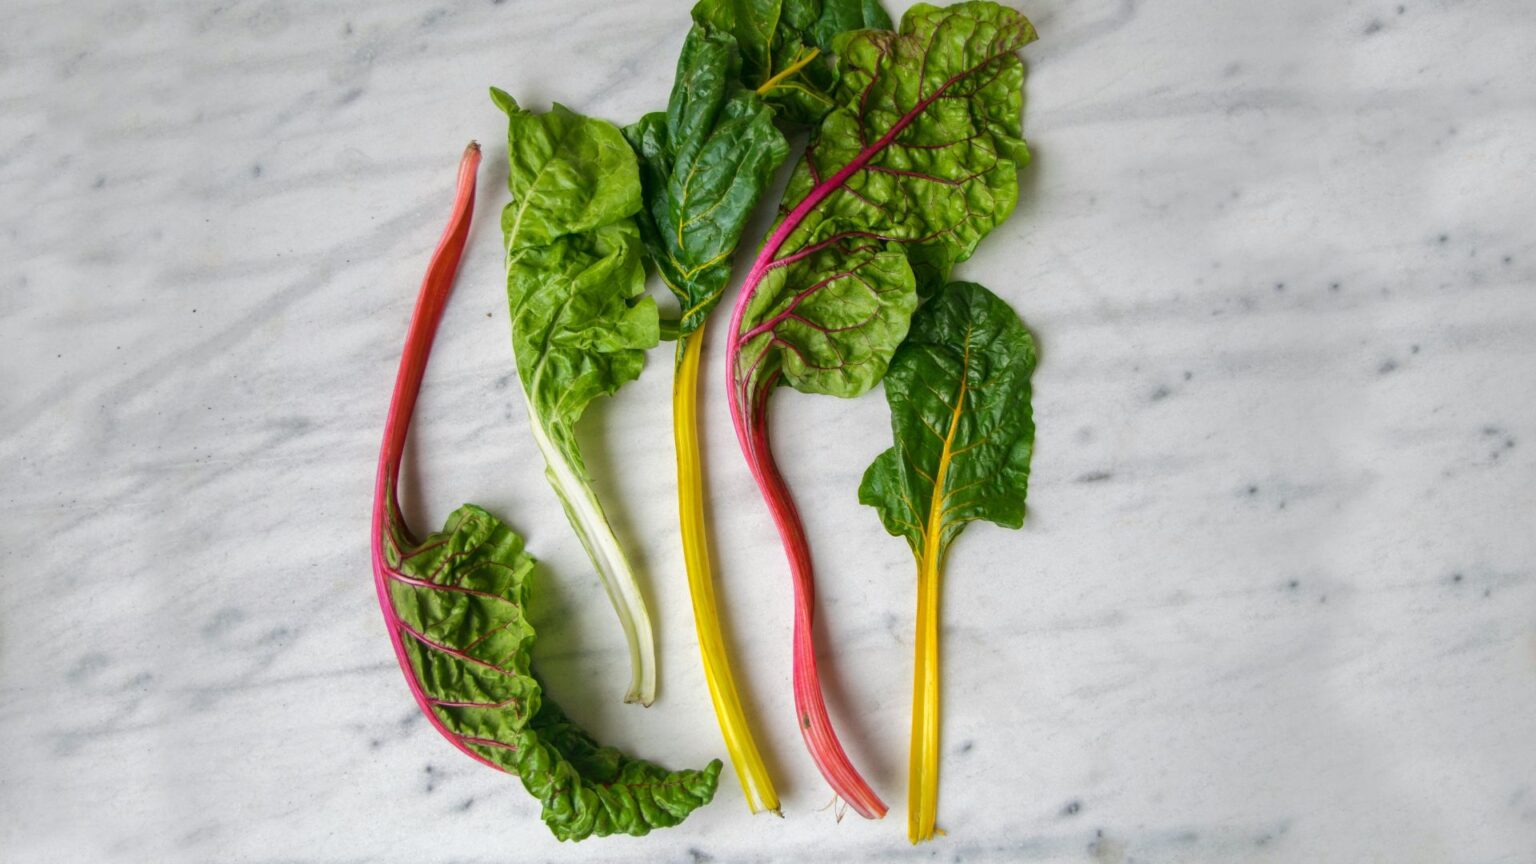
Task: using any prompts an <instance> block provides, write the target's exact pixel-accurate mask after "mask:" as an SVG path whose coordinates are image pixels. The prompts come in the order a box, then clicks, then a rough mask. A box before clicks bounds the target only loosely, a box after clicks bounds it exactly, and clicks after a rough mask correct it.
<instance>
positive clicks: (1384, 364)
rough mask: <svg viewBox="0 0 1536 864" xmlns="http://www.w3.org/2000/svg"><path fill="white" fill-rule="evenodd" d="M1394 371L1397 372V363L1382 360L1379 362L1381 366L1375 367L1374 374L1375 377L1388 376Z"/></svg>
mask: <svg viewBox="0 0 1536 864" xmlns="http://www.w3.org/2000/svg"><path fill="white" fill-rule="evenodd" d="M1396 371H1397V361H1396V360H1383V361H1381V365H1380V366H1377V367H1376V374H1377V375H1390V374H1391V373H1393V372H1396Z"/></svg>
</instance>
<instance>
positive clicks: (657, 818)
mask: <svg viewBox="0 0 1536 864" xmlns="http://www.w3.org/2000/svg"><path fill="white" fill-rule="evenodd" d="M390 510H391V512H392V513H393V514H396V515H394V518H392V519H391V520H390V521H389V523H388V527H387V529H386V530H385V532H384V544H383V552H384V558H385V561H386V563H387V567H386V571H385V574H384V575H385V580H386V584H387V586H388V596H389V609H390V610H392V611H393V613H394V620H393V621H392V622H391V624H392V626H393V627H394V628H396V630H397V631H398V632H399V633H400V634H401V637H402V638H401V639H400V642H399V644H400V645H401V646H403V649H404V653H405V657H406V660H407V661H408V663H409V673H410V675H411V676H412V677H413V684H414V686H413V689H415V690H418V695H419V698H421V699H422V700H423V704H424V706H427V707H429V708H430V711H431V714H432V716H433V718H434V719H435V720H436V721H437V724H440V727H439V728H441V729H442V730H444V731H445V733H446V734H448V735H449V736H450V739H451V740H453V742H454V743H455V744H457V745H458V746H459V747H460V748H461V749H464V750H466V752H468V753H469V754H470V755H472V756H475V757H476V758H478V759H480V760H481V761H482V762H485V763H486V764H489V765H491V766H493V767H496V768H500V769H501V770H503V771H506V772H508V773H511V774H515V775H517V776H518V778H519V779H521V781H522V783H523V786H524V787H525V788H526V789H527V790H528V791H529V792H530V793H531V794H532V795H533V796H534V797H535V798H537V799H538V800H539V802H540V803H541V804H542V805H543V814H542V815H543V819H544V822H545V824H546V825H548V826H549V829H550V831H552V832H553V833H554V835H555V836H556V837H557V838H559V839H561V840H581V839H583V838H586V837H589V836H593V835H596V836H599V837H601V836H605V835H608V834H633V835H642V834H646V833H648V832H649V831H650V830H651V829H652V828H666V827H670V826H673V825H676V824H678V823H679V822H682V821H683V819H684V818H686V817H687V816H688V814H690V813H692V812H693V811H694V810H695V809H697V808H699V807H701V806H703V805H705V804H707V803H709V801H710V799H711V798H713V797H714V793H715V785H716V782H717V779H718V777H719V774H720V767H721V765H720V760H718V759H716V760H714V761H712V762H710V763H709V765H708V766H706V767H705V768H704V769H703V770H701V771H694V770H683V771H668V770H666V769H664V768H661V767H660V766H657V765H655V764H653V763H650V762H647V761H644V760H641V759H633V758H630V757H628V756H625V755H624V754H622V753H620V752H619V751H618V750H616V749H614V748H612V747H601V746H599V745H598V744H597V743H596V742H595V741H593V740H592V738H591V737H590V736H588V735H587V734H586V733H585V732H583V731H582V730H581V729H580V728H579V727H577V726H576V725H575V724H573V723H572V722H571V721H570V720H569V719H567V718H566V717H565V715H564V714H563V713H561V711H560V709H559V708H558V707H557V706H555V704H554V703H552V702H550V701H549V700H548V699H546V698H544V694H543V688H542V687H541V685H540V683H539V681H538V680H537V679H536V678H535V677H534V675H533V673H532V671H531V669H530V661H531V658H532V652H533V643H534V638H535V633H534V629H533V626H532V625H531V624H530V623H529V620H528V608H529V602H530V600H531V599H532V590H531V589H532V585H533V574H534V572H535V562H534V559H533V558H532V556H530V555H529V554H528V553H527V552H526V551H525V550H524V548H523V539H522V538H521V537H519V536H518V535H517V534H515V533H514V532H513V531H512V530H511V529H510V528H508V527H507V526H506V525H504V524H502V523H501V521H500V520H498V519H496V518H495V517H493V516H491V515H490V514H489V513H487V512H486V511H484V510H482V509H480V508H479V507H476V506H474V505H472V504H466V505H465V506H463V507H460V508H459V509H458V510H456V511H454V513H453V514H452V515H451V516H449V517H448V521H447V524H446V525H445V526H444V527H443V530H442V531H441V532H439V533H436V534H433V535H431V536H429V537H427V538H426V539H425V540H423V541H422V542H421V543H418V544H413V543H411V542H410V541H409V539H408V538H407V536H406V532H405V530H404V526H403V523H402V522H401V521H400V520H399V517H398V510H397V509H396V508H394V507H393V506H391V508H390Z"/></svg>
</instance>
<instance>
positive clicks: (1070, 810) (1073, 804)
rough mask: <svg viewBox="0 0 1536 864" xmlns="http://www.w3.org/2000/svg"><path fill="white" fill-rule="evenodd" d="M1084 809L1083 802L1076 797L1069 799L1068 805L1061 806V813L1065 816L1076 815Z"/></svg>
mask: <svg viewBox="0 0 1536 864" xmlns="http://www.w3.org/2000/svg"><path fill="white" fill-rule="evenodd" d="M1082 809H1083V802H1081V801H1079V800H1077V799H1076V798H1074V799H1072V800H1071V801H1068V802H1067V803H1066V805H1065V806H1064V807H1062V808H1061V815H1062V817H1064V818H1065V817H1067V816H1076V815H1077V814H1078V813H1079V812H1081V811H1082Z"/></svg>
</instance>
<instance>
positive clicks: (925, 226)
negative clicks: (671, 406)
mask: <svg viewBox="0 0 1536 864" xmlns="http://www.w3.org/2000/svg"><path fill="white" fill-rule="evenodd" d="M1034 38H1035V31H1034V28H1033V27H1032V26H1031V25H1030V23H1029V21H1027V20H1026V19H1025V18H1024V17H1023V16H1021V15H1019V14H1018V13H1017V12H1014V11H1013V10H1011V9H1007V8H1005V7H1002V6H998V5H997V4H995V3H989V2H971V3H961V4H957V5H955V6H951V7H949V8H947V9H939V8H935V7H933V6H927V5H918V6H914V7H912V9H911V10H909V11H908V12H907V14H906V16H905V17H904V18H903V19H902V25H901V32H900V33H899V34H897V33H887V32H879V31H870V30H864V31H858V32H855V33H853V34H851V35H848V36H846V37H844V38H843V39H842V40H841V53H840V54H839V55H838V63H839V67H840V70H841V75H840V78H839V80H838V84H837V89H836V91H835V96H836V97H837V101H838V107H837V108H836V109H835V110H834V111H832V112H831V113H830V114H828V115H827V117H826V118H825V119H824V120H823V121H822V124H821V127H820V128H819V129H818V130H817V133H816V135H815V136H814V138H813V139H812V141H811V144H810V146H809V147H808V149H807V152H806V156H805V158H804V159H802V160H801V162H800V163H799V164H798V165H797V166H796V168H795V171H794V174H793V175H792V176H791V178H790V181H789V185H788V187H787V189H786V190H785V193H784V199H783V201H784V203H783V204H782V205H781V213H782V215H781V218H780V221H779V224H778V225H777V226H776V228H775V231H774V234H773V235H772V236H770V238H769V241H768V243H767V244H765V246H764V250H763V253H761V254H760V255H759V259H758V263H757V265H756V266H754V268H753V271H752V273H750V274H749V275H748V278H747V284H746V288H745V289H744V290H745V291H746V292H747V296H748V297H749V300H748V301H747V305H746V307H745V309H744V313H743V316H742V326H741V329H740V331H739V338H740V343H741V355H740V360H739V362H738V363H737V366H736V370H737V375H738V376H739V377H740V379H741V380H742V381H744V382H745V384H746V387H747V389H748V391H752V390H756V389H759V388H761V387H763V386H766V385H767V384H768V383H769V382H777V381H778V380H780V379H781V378H782V380H783V381H785V382H787V383H788V384H790V385H791V386H793V387H795V388H797V389H800V390H804V391H807V392H815V393H832V394H835V395H839V396H855V395H858V394H860V393H863V392H864V391H866V390H868V389H869V388H870V387H872V386H873V385H874V383H875V382H876V381H878V380H879V378H880V376H881V375H882V374H883V373H884V371H885V366H886V364H887V363H888V362H889V359H890V356H891V353H892V352H893V351H894V350H895V348H896V346H897V345H898V344H899V343H900V342H901V339H902V337H903V336H904V335H905V333H906V328H907V323H908V320H909V318H910V315H911V313H912V310H913V309H914V308H915V306H916V303H917V292H918V289H922V290H923V293H926V290H927V288H928V286H931V285H935V284H941V283H942V281H943V280H944V279H946V278H947V277H948V274H949V271H950V268H951V267H952V266H953V265H954V263H955V262H957V261H961V260H964V259H965V258H967V257H969V256H970V254H971V253H972V252H973V251H974V250H975V248H976V244H977V243H978V242H980V240H981V238H982V237H983V236H985V235H986V234H987V233H988V232H989V231H991V230H992V229H993V228H994V227H995V226H997V225H998V223H1000V222H1001V221H1002V220H1003V219H1005V218H1007V216H1008V214H1009V213H1011V212H1012V211H1013V208H1014V205H1015V203H1016V202H1017V200H1018V169H1019V167H1020V166H1021V165H1022V164H1023V163H1024V161H1025V160H1027V158H1028V151H1027V149H1026V148H1025V146H1024V141H1023V139H1021V138H1020V137H1019V126H1020V120H1021V111H1022V93H1021V89H1022V85H1023V75H1024V69H1023V64H1022V63H1021V62H1020V61H1019V58H1018V56H1017V54H1016V52H1017V51H1018V49H1019V48H1021V47H1023V46H1024V45H1025V44H1026V43H1028V42H1029V41H1031V40H1033V39H1034ZM754 279H758V280H760V282H757V283H754Z"/></svg>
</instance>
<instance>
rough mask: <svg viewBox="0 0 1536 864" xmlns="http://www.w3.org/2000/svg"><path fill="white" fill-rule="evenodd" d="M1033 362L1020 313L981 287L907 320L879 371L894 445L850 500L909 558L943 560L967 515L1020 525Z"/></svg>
mask: <svg viewBox="0 0 1536 864" xmlns="http://www.w3.org/2000/svg"><path fill="white" fill-rule="evenodd" d="M1035 358H1036V352H1035V343H1034V339H1033V338H1031V337H1030V335H1029V331H1028V330H1026V329H1025V327H1024V323H1023V322H1022V321H1020V320H1019V317H1018V315H1016V314H1014V311H1013V310H1012V309H1010V308H1009V307H1008V304H1006V303H1004V302H1003V301H1002V300H1000V299H998V298H997V296H996V295H994V294H992V292H990V291H988V290H987V289H985V288H983V287H981V286H980V285H975V284H972V283H969V282H955V283H952V284H950V285H948V286H946V287H944V288H942V289H940V290H939V291H938V293H937V294H935V295H934V297H933V298H932V299H930V300H929V301H928V302H926V303H925V304H924V305H923V306H922V308H921V309H919V310H918V312H917V314H916V315H915V316H913V318H912V332H911V334H910V335H909V336H908V337H907V340H906V342H904V343H902V345H901V348H900V349H898V350H897V352H896V356H895V358H894V359H893V360H892V361H891V368H890V371H888V372H887V373H886V375H885V398H886V401H887V402H888V403H889V404H890V407H891V431H892V434H893V435H894V437H895V439H896V446H894V447H892V448H891V449H889V450H887V451H885V452H884V453H881V454H880V456H879V457H877V458H876V459H875V461H874V464H872V465H870V467H869V470H867V471H866V472H865V473H864V481H863V483H862V484H860V486H859V501H860V502H862V503H864V504H868V505H870V506H871V507H874V508H876V509H877V510H879V512H880V521H881V522H883V523H884V524H885V529H886V530H887V531H889V532H890V533H891V534H894V535H896V536H898V537H905V538H906V540H907V543H908V544H909V545H911V547H912V551H913V553H914V554H915V555H918V556H920V557H921V556H923V555H925V554H929V555H934V556H936V557H935V558H934V560H935V562H937V561H941V560H943V556H944V552H945V551H946V550H947V549H948V547H949V544H950V542H951V541H952V540H954V538H955V536H956V535H958V534H959V533H960V530H961V529H962V528H964V527H965V524H966V523H967V522H971V521H973V520H976V519H985V520H988V521H990V522H995V523H997V524H999V525H1002V526H1004V527H1007V528H1017V527H1019V526H1020V525H1021V524H1023V521H1024V497H1025V494H1026V492H1027V491H1028V485H1029V458H1030V454H1031V451H1032V450H1033V448H1034V439H1035V424H1034V418H1033V416H1032V413H1031V410H1030V383H1029V378H1030V375H1031V374H1032V373H1033V372H1034V368H1035Z"/></svg>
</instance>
